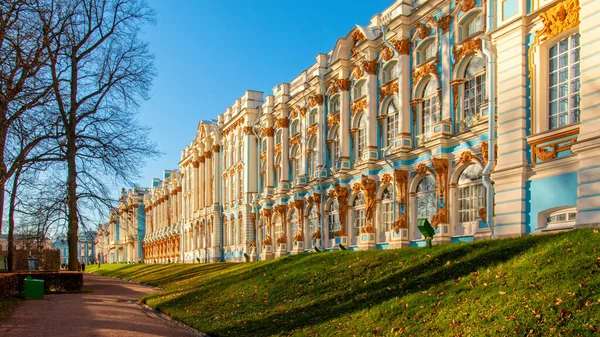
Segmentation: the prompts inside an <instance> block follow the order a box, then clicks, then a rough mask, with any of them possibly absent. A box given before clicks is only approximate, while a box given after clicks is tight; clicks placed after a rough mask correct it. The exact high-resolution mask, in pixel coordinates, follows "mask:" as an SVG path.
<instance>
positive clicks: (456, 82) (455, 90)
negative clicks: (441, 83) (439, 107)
mask: <svg viewBox="0 0 600 337" xmlns="http://www.w3.org/2000/svg"><path fill="white" fill-rule="evenodd" d="M462 83H463V81H462V80H454V81H452V82H450V85H451V86H452V104H453V105H454V111H456V109H458V89H459V86H460V85H461V84H462Z"/></svg>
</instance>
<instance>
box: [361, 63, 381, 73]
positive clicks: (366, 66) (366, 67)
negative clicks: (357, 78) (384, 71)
mask: <svg viewBox="0 0 600 337" xmlns="http://www.w3.org/2000/svg"><path fill="white" fill-rule="evenodd" d="M360 69H362V70H363V71H364V72H366V73H367V75H375V74H376V73H377V61H362V62H361V63H360Z"/></svg>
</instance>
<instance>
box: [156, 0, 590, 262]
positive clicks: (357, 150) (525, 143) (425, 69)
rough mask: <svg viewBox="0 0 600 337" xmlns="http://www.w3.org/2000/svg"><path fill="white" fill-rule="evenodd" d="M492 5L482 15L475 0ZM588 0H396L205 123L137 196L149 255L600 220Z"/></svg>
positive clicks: (183, 257)
mask: <svg viewBox="0 0 600 337" xmlns="http://www.w3.org/2000/svg"><path fill="white" fill-rule="evenodd" d="M488 14H489V15H488ZM598 32H600V3H598V2H597V1H596V2H594V1H591V0H587V1H581V2H580V1H578V0H565V1H525V0H505V1H501V2H499V1H490V2H489V3H486V2H484V1H481V0H461V1H457V2H454V1H442V0H440V1H416V2H414V3H413V2H412V1H409V0H399V1H396V2H394V3H393V4H392V5H391V6H390V7H389V8H387V9H386V10H384V11H383V12H382V13H381V14H378V15H376V16H375V17H373V18H372V19H371V21H370V23H369V24H368V25H366V26H357V27H356V28H354V29H352V30H351V31H350V32H349V33H348V34H347V35H346V36H345V37H343V38H340V39H339V40H338V41H337V42H336V44H335V46H333V49H332V50H331V51H329V52H328V53H325V54H319V55H317V57H316V62H315V63H314V64H313V65H312V66H311V67H310V68H309V69H307V70H305V71H303V72H301V73H300V75H299V76H298V77H296V78H294V79H292V80H291V81H290V82H289V83H281V84H279V85H276V86H275V87H274V89H273V92H272V94H269V95H264V94H263V93H262V92H256V91H246V93H245V94H244V95H243V96H242V97H241V98H240V99H238V100H236V102H235V103H234V104H233V105H232V106H231V107H229V108H227V109H226V111H225V112H224V113H223V114H220V115H218V116H217V119H216V120H211V121H201V122H200V123H199V125H198V131H197V134H196V136H195V139H194V140H193V141H192V142H191V143H190V144H189V145H188V146H187V147H186V148H185V149H184V150H183V151H182V159H181V162H180V163H179V169H178V170H174V171H169V172H170V173H169V175H165V177H164V179H163V180H157V181H155V182H153V187H152V188H151V189H150V191H149V192H148V193H147V194H146V195H145V197H144V206H145V211H146V212H147V214H149V216H148V231H147V233H146V234H145V238H144V247H145V248H144V249H145V250H147V252H148V253H147V254H146V255H145V257H144V260H145V261H148V262H169V261H171V262H176V261H180V262H211V261H223V260H224V261H243V260H244V254H247V255H248V257H250V258H252V259H270V258H273V257H278V256H282V255H287V254H295V253H301V252H305V251H310V250H313V249H314V248H316V247H318V248H320V249H321V250H332V249H338V248H339V246H340V244H341V245H344V246H346V247H348V248H349V249H351V250H362V249H386V248H395V247H408V246H419V245H423V244H424V243H425V240H424V238H423V236H422V235H421V233H420V232H419V230H418V229H417V226H416V224H417V219H420V218H427V219H428V220H429V221H430V222H431V223H432V224H433V225H434V227H435V228H436V235H435V237H434V242H436V243H450V242H462V241H472V240H477V239H482V238H489V237H492V236H493V237H507V236H519V235H526V234H532V233H540V232H545V231H553V230H561V229H569V228H573V227H576V226H595V225H598V224H599V223H600V165H598V164H597V163H598V162H600V128H598V127H594V125H598V123H600V103H598V102H600V55H597V54H598V53H600V52H599V50H600V48H599V47H600V42H599V41H600V39H598V38H597V36H598V34H597V33H598Z"/></svg>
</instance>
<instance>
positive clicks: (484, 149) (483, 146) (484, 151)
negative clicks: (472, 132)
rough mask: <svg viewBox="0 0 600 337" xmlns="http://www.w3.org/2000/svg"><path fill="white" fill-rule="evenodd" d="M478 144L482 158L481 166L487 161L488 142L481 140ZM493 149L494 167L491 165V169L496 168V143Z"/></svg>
mask: <svg viewBox="0 0 600 337" xmlns="http://www.w3.org/2000/svg"><path fill="white" fill-rule="evenodd" d="M480 146H481V159H482V160H483V166H486V165H487V163H488V143H487V142H481V145H480ZM494 149H495V151H494V167H492V169H494V168H496V164H498V144H496V146H495V147H494Z"/></svg>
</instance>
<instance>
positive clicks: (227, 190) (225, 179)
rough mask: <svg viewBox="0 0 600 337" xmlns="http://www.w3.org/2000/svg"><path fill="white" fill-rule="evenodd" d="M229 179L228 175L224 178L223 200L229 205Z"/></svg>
mask: <svg viewBox="0 0 600 337" xmlns="http://www.w3.org/2000/svg"><path fill="white" fill-rule="evenodd" d="M227 180H228V179H227V175H225V177H224V180H223V202H224V203H225V205H227V202H228V200H229V198H228V194H229V183H228V181H227Z"/></svg>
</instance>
